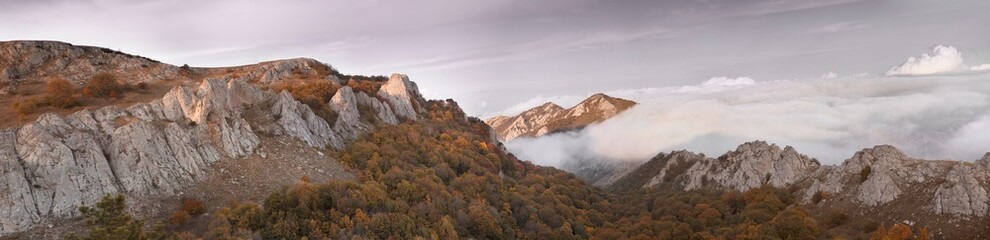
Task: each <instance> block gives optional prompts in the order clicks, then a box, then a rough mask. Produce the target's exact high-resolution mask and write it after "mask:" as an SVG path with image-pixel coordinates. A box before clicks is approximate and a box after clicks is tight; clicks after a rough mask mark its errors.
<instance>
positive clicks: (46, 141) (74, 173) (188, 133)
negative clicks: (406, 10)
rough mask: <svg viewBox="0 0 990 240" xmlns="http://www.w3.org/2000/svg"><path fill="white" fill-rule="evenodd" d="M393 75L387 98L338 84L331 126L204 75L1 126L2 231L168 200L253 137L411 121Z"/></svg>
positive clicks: (345, 136)
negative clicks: (103, 206) (108, 199)
mask: <svg viewBox="0 0 990 240" xmlns="http://www.w3.org/2000/svg"><path fill="white" fill-rule="evenodd" d="M400 76H402V77H393V78H392V79H391V80H390V81H389V82H388V83H386V84H385V85H387V86H402V87H396V88H393V89H388V90H385V89H383V91H381V92H379V96H381V97H382V98H385V99H386V100H388V102H382V101H379V100H378V99H376V98H371V97H368V96H367V95H364V94H363V93H360V94H354V92H353V91H352V90H351V89H350V88H348V87H344V88H342V89H341V90H340V91H339V92H338V93H337V94H336V96H334V98H333V100H332V101H331V102H330V103H329V104H330V105H331V106H333V108H334V109H335V110H336V111H338V112H340V117H338V119H337V120H336V122H335V123H334V124H333V127H331V125H330V124H329V123H327V122H326V121H325V120H324V119H322V118H320V117H318V116H317V115H316V114H314V113H313V112H312V110H310V109H309V107H307V106H306V105H305V104H302V103H300V102H298V101H296V100H294V99H293V98H292V97H291V96H290V95H289V94H288V93H287V92H281V93H273V92H266V91H262V90H260V89H259V88H258V87H256V86H253V85H250V84H248V83H245V82H244V81H241V80H232V79H210V80H206V81H203V82H202V83H201V84H200V85H199V87H198V88H195V89H190V88H183V87H176V88H174V89H172V90H171V91H170V92H169V93H167V94H166V95H165V96H164V97H162V98H161V99H158V100H154V101H152V102H150V103H140V104H135V105H132V106H130V107H127V108H120V107H116V106H108V107H103V108H100V109H96V110H83V111H79V112H76V113H73V114H71V115H68V116H65V117H61V116H58V115H56V114H45V115H43V116H42V117H40V118H39V119H38V120H36V121H34V122H31V123H28V124H26V125H24V126H22V127H20V128H14V129H6V130H2V131H0V173H2V174H0V235H2V234H4V233H10V232H16V231H21V230H24V229H26V228H28V227H31V226H33V225H35V224H37V223H39V222H41V221H43V220H45V219H51V218H62V217H71V216H75V215H77V214H78V213H77V210H76V209H77V208H78V207H79V206H84V205H92V204H94V203H96V202H97V201H98V200H99V199H100V198H101V197H103V196H104V195H106V194H114V193H124V194H128V195H138V196H142V195H154V194H166V195H168V194H175V193H176V192H178V191H181V190H182V188H183V187H184V186H187V185H188V184H189V183H192V182H193V181H197V180H198V179H200V178H202V177H203V176H202V175H203V174H204V172H205V168H206V167H208V166H209V165H210V164H211V163H214V162H217V161H225V160H228V159H235V158H238V157H243V156H246V155H251V154H254V150H255V149H257V148H258V145H259V144H260V142H261V141H260V138H261V137H260V136H261V135H266V136H268V135H271V136H278V135H286V136H291V137H294V138H297V139H299V140H300V141H303V142H305V143H307V144H309V145H311V146H316V147H333V148H341V147H344V146H345V144H346V143H347V142H348V141H351V140H353V139H354V138H356V137H357V136H358V135H359V134H360V133H361V132H363V131H367V130H368V129H369V128H370V127H371V126H370V125H368V124H365V123H362V122H361V116H360V114H361V112H359V111H358V107H359V106H363V107H367V108H368V109H371V111H372V112H368V113H367V114H371V115H372V116H370V117H372V118H375V119H376V121H378V122H383V123H386V124H397V123H398V121H397V119H396V117H395V116H397V115H400V116H403V117H404V118H405V119H416V117H417V112H416V111H415V108H414V107H413V106H412V102H413V101H418V99H419V95H418V92H417V90H416V89H415V85H414V84H412V83H411V82H409V80H408V78H406V77H404V75H400ZM411 98H412V99H411ZM401 104H405V105H401ZM391 106H399V108H402V109H403V112H401V113H396V112H393V111H392V108H391Z"/></svg>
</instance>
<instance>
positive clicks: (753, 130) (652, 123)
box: [507, 72, 990, 166]
mask: <svg viewBox="0 0 990 240" xmlns="http://www.w3.org/2000/svg"><path fill="white" fill-rule="evenodd" d="M726 79H728V78H726ZM715 82H736V81H715ZM739 82H744V86H747V87H736V88H724V87H720V86H721V85H720V84H712V85H704V84H703V85H698V86H685V87H673V88H648V89H642V90H623V91H616V92H613V93H622V94H627V95H633V96H637V98H636V100H638V101H639V102H640V104H638V105H637V106H635V107H633V108H631V109H630V110H627V111H626V112H623V113H622V114H620V115H619V116H616V117H614V118H612V119H610V120H607V121H605V122H602V123H600V124H597V125H592V126H589V127H587V128H585V129H584V130H582V131H580V132H578V133H573V134H564V135H553V136H552V137H540V138H537V139H527V140H520V141H513V142H509V143H507V146H508V148H509V150H510V151H512V152H513V153H515V154H517V156H519V157H520V158H521V159H527V160H532V161H534V162H536V163H538V164H547V165H553V166H559V165H561V164H562V163H564V162H566V161H568V160H570V159H575V158H576V157H577V156H585V157H588V158H602V159H613V160H628V161H642V160H646V159H648V158H650V157H652V156H654V155H656V154H657V153H660V152H665V151H671V150H677V149H688V150H691V151H698V152H703V153H705V154H707V155H710V156H718V155H721V154H723V153H725V151H728V150H731V149H734V148H735V147H736V146H737V145H738V144H740V143H742V142H746V141H751V140H757V139H759V140H767V141H770V142H774V143H777V144H780V145H792V146H794V147H796V148H797V150H798V151H800V152H802V153H805V154H808V155H809V156H812V157H816V158H818V159H820V160H822V161H823V162H824V163H827V164H835V163H839V162H841V161H842V160H844V159H847V158H849V157H850V156H852V154H853V153H854V152H855V151H858V150H860V149H863V148H867V147H872V146H874V145H878V144H891V145H894V146H896V147H899V148H901V149H902V150H904V151H905V152H907V153H909V154H911V155H912V156H915V157H922V158H929V159H944V158H953V159H962V160H974V159H978V158H979V157H981V156H982V155H983V154H982V153H985V152H988V151H990V145H987V143H988V142H990V140H988V139H987V137H986V136H990V117H987V116H990V74H988V73H985V72H970V73H967V74H954V75H945V76H943V75H932V76H925V77H897V76H893V77H891V76H886V77H883V76H881V77H876V76H874V77H861V76H851V77H838V78H835V79H822V78H816V79H807V80H795V81H775V82H756V81H753V84H748V83H749V81H739ZM710 89H718V90H717V91H714V90H710ZM947 96H951V97H947Z"/></svg>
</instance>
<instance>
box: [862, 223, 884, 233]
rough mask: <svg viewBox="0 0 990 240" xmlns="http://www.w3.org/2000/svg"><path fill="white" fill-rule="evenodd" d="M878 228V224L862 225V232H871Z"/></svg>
mask: <svg viewBox="0 0 990 240" xmlns="http://www.w3.org/2000/svg"><path fill="white" fill-rule="evenodd" d="M879 227H880V224H879V223H877V222H874V221H870V222H867V223H865V224H863V232H873V231H876V230H877V228H879Z"/></svg>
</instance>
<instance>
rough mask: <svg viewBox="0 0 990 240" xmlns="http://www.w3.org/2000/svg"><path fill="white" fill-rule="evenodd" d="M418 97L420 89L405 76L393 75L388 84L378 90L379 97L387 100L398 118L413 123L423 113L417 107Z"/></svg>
mask: <svg viewBox="0 0 990 240" xmlns="http://www.w3.org/2000/svg"><path fill="white" fill-rule="evenodd" d="M417 96H420V94H419V87H417V86H416V83H413V82H412V81H409V77H407V76H406V75H405V74H392V76H390V77H389V78H388V82H386V83H385V85H382V87H381V89H379V90H378V97H381V98H382V99H385V102H387V103H388V104H389V105H390V106H391V109H392V111H393V112H394V113H395V116H396V117H399V118H404V119H409V120H413V121H415V120H416V119H417V115H418V113H419V112H420V111H421V110H419V109H417V107H416V106H417V105H418V101H419V99H418V97H417ZM414 104H417V105H414Z"/></svg>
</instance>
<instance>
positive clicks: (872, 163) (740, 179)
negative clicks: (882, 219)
mask: <svg viewBox="0 0 990 240" xmlns="http://www.w3.org/2000/svg"><path fill="white" fill-rule="evenodd" d="M988 159H990V153H988V154H987V157H984V158H983V159H981V160H978V161H975V162H960V161H945V160H921V159H914V158H911V157H909V156H907V155H906V154H904V153H903V152H901V151H900V150H898V149H897V148H894V147H893V146H888V145H881V146H876V147H873V148H868V149H863V150H862V151H859V152H857V153H856V154H854V155H853V156H852V157H851V158H849V159H847V160H845V161H844V162H843V163H842V164H841V165H837V166H828V165H826V166H823V165H821V164H819V162H818V161H817V160H815V159H812V158H809V157H807V156H804V155H802V154H799V153H798V152H797V151H796V150H795V149H794V148H792V147H790V146H787V147H784V148H780V147H779V146H777V145H774V144H768V143H766V142H763V141H754V142H749V143H744V144H742V145H740V146H739V147H738V148H737V149H736V150H734V151H729V152H728V153H726V154H724V155H722V156H719V157H718V158H710V157H706V156H704V155H702V154H695V153H691V152H688V151H674V152H670V153H661V154H659V155H657V156H656V157H654V158H653V159H651V160H650V161H648V162H646V163H644V164H643V165H641V166H639V167H637V168H636V169H634V170H632V171H628V172H627V173H620V174H622V176H620V177H615V176H612V177H613V178H618V180H616V181H615V182H614V183H611V184H610V187H611V188H613V189H617V190H620V191H624V190H633V189H636V188H649V187H668V188H674V189H684V190H693V189H722V190H741V191H742V190H747V189H751V188H756V187H759V186H762V185H771V186H775V187H780V188H792V189H794V190H796V191H797V192H796V194H798V195H800V196H801V199H802V200H803V201H805V202H808V203H812V202H813V203H814V204H819V203H822V204H833V202H834V204H839V205H843V206H852V207H867V208H885V209H916V211H924V212H927V213H929V214H950V215H955V216H971V217H984V216H987V215H988V214H990V207H988V206H990V198H988V194H987V191H988V190H990V165H988V164H987V163H988V162H990V160H988ZM816 195H818V196H817V197H816Z"/></svg>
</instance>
